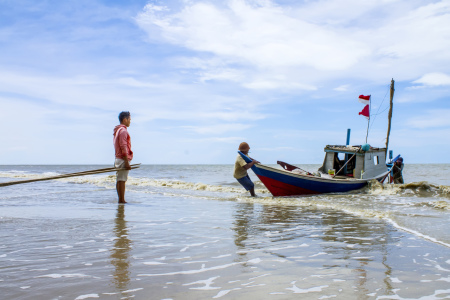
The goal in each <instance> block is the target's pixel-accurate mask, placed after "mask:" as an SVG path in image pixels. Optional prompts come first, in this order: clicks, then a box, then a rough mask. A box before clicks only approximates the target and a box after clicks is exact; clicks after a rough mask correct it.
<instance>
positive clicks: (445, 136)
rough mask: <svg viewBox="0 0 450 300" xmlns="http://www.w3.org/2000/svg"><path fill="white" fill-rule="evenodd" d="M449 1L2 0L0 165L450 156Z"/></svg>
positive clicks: (443, 159)
mask: <svg viewBox="0 0 450 300" xmlns="http://www.w3.org/2000/svg"><path fill="white" fill-rule="evenodd" d="M449 49H450V1H448V0H446V1H424V0H420V1H416V0H367V1H357V0H340V1H336V0H319V1H312V0H311V1H308V0H305V1H300V0H297V1H293V0H273V1H270V0H229V1H227V0H225V1H224V0H221V1H215V0H210V1H209V0H203V1H196V0H166V1H141V0H128V1H118V0H116V1H112V0H66V1H58V0H48V1H34V0H29V1H28V0H0V112H1V118H0V124H1V128H2V132H1V136H2V138H1V140H2V143H1V144H0V145H1V146H0V164H112V163H113V161H114V149H113V145H112V139H113V135H112V134H113V128H114V126H116V125H117V124H118V123H119V121H118V119H117V116H118V114H119V112H121V111H130V112H131V126H130V127H129V133H130V135H131V141H132V149H133V151H134V159H133V162H134V163H144V164H232V163H234V160H235V158H236V151H237V148H238V145H239V143H241V142H243V141H246V142H248V143H249V144H250V147H251V153H250V155H251V156H252V157H254V158H256V159H257V160H259V161H260V162H261V163H266V164H273V163H276V161H277V160H283V161H285V162H289V163H301V164H308V163H311V164H316V163H322V161H323V157H324V152H323V149H324V147H325V146H326V145H337V144H345V142H346V136H347V129H348V128H350V129H351V140H350V144H352V145H361V144H364V143H365V139H366V132H367V126H368V122H367V119H366V118H364V117H363V116H360V115H359V114H358V113H359V112H360V111H361V110H362V109H363V104H361V103H359V102H358V100H357V99H358V96H359V95H361V94H364V95H371V97H372V98H371V99H372V102H371V120H370V125H369V136H368V141H367V142H368V143H369V144H370V145H372V146H373V147H384V146H385V142H386V129H387V123H388V119H387V114H388V107H389V85H390V82H391V79H392V78H393V79H394V80H395V94H394V108H393V118H392V129H391V135H390V142H389V149H390V150H393V151H394V155H397V154H401V155H402V156H403V157H404V162H405V164H408V163H450V156H449V155H448V152H449V149H450V102H449V100H450V99H449V95H450V51H449Z"/></svg>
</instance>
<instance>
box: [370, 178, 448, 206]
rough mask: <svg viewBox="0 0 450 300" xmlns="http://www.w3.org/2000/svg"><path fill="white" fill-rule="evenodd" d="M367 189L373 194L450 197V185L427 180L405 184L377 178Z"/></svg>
mask: <svg viewBox="0 0 450 300" xmlns="http://www.w3.org/2000/svg"><path fill="white" fill-rule="evenodd" d="M366 190H367V192H368V193H369V194H372V195H406V196H416V197H443V198H450V186H447V185H436V184H432V183H429V182H426V181H419V182H411V183H405V184H382V183H380V182H378V181H377V180H371V181H370V182H369V184H368V186H367V189H366ZM444 202H445V201H444Z"/></svg>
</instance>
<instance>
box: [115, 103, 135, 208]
mask: <svg viewBox="0 0 450 300" xmlns="http://www.w3.org/2000/svg"><path fill="white" fill-rule="evenodd" d="M119 121H120V125H117V126H116V127H115V128H114V150H115V152H116V160H115V162H114V166H115V167H116V168H124V170H120V171H117V183H116V189H117V195H118V196H119V203H127V202H126V201H125V182H126V181H127V179H128V172H129V171H130V170H131V167H130V161H131V160H132V159H133V151H131V139H130V135H129V134H128V130H127V127H130V123H131V116H130V112H129V111H123V112H121V113H120V114H119Z"/></svg>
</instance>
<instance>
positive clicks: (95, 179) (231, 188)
mask: <svg viewBox="0 0 450 300" xmlns="http://www.w3.org/2000/svg"><path fill="white" fill-rule="evenodd" d="M56 175H61V174H58V173H42V174H32V173H24V172H20V171H9V172H2V173H0V177H7V178H18V179H19V178H20V179H39V178H45V177H49V176H56ZM57 180H59V181H62V182H70V183H77V184H93V185H96V186H100V187H107V188H110V187H114V188H115V184H116V175H86V176H80V177H71V178H61V179H57ZM127 185H128V186H135V187H161V188H171V189H178V190H193V191H210V192H225V193H242V192H243V191H245V190H244V189H243V187H241V186H240V185H239V184H237V185H236V184H235V182H234V181H233V182H230V183H229V184H227V185H213V184H206V183H201V182H188V181H181V180H173V179H153V178H148V177H132V176H129V177H128V181H127ZM255 192H256V193H259V194H268V193H269V191H268V190H267V189H266V188H265V187H264V185H262V183H261V182H260V181H256V182H255Z"/></svg>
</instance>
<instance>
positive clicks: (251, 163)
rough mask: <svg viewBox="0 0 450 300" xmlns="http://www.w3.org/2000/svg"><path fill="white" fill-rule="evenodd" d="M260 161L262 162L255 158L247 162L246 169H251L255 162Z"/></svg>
mask: <svg viewBox="0 0 450 300" xmlns="http://www.w3.org/2000/svg"><path fill="white" fill-rule="evenodd" d="M259 163H260V162H259V161H257V160H256V159H253V161H252V162H249V163H248V164H246V165H245V166H244V169H246V170H248V169H250V168H251V167H253V165H254V164H259Z"/></svg>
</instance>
